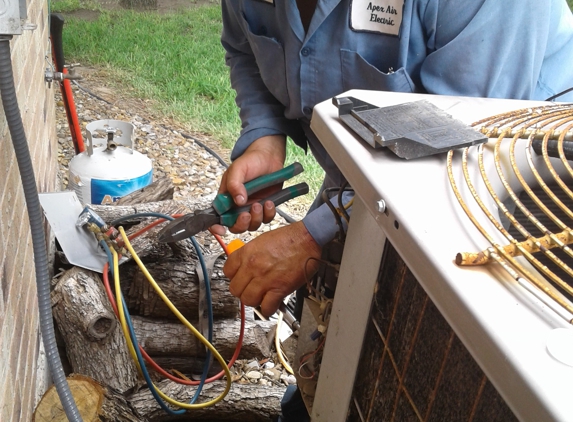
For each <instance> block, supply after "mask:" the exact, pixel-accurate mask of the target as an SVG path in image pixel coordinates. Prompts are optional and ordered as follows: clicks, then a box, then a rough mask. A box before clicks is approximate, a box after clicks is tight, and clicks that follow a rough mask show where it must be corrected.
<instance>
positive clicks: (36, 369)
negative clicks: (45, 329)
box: [0, 0, 57, 422]
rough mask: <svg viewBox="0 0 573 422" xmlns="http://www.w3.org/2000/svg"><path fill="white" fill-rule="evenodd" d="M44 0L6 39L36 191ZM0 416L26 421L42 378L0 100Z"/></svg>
mask: <svg viewBox="0 0 573 422" xmlns="http://www.w3.org/2000/svg"><path fill="white" fill-rule="evenodd" d="M47 7H48V6H47V3H46V2H43V1H39V0H28V22H30V23H33V24H36V25H37V29H36V30H34V31H24V33H23V34H22V35H17V36H15V37H14V38H13V40H12V41H11V42H10V48H11V50H12V63H13V69H14V78H15V83H16V89H17V94H18V104H19V106H20V111H21V114H22V119H23V122H24V127H25V130H26V135H27V138H28V144H29V146H30V150H31V153H32V157H33V162H34V169H35V172H36V181H37V185H38V190H39V191H40V192H45V191H50V190H54V188H55V185H56V172H57V137H56V133H55V123H54V97H53V92H54V91H53V89H54V88H53V87H52V89H48V87H47V85H46V84H45V82H44V69H45V67H46V64H47V63H46V54H47V53H48V52H49V51H50V45H49V43H48V37H49V28H48V22H47V18H48V9H47ZM0 213H1V214H0V217H1V218H0V421H2V422H8V421H30V420H31V419H32V413H33V411H34V408H35V405H36V403H37V401H38V399H39V398H40V397H41V394H42V393H43V392H44V390H45V388H46V383H47V376H46V370H45V367H46V366H45V360H44V359H43V354H42V347H41V341H40V335H39V324H38V305H37V298H36V285H35V272H34V262H33V254H32V241H31V236H30V233H29V229H30V226H29V223H28V216H27V212H26V209H25V202H24V192H23V190H22V184H21V182H20V176H19V173H18V165H17V163H16V158H15V155H14V148H13V146H12V141H11V139H10V135H9V133H8V127H7V125H6V120H5V117H4V112H3V110H2V108H1V105H0Z"/></svg>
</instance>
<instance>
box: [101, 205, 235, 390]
mask: <svg viewBox="0 0 573 422" xmlns="http://www.w3.org/2000/svg"><path fill="white" fill-rule="evenodd" d="M181 216H182V214H174V215H173V217H175V218H177V217H181ZM163 221H165V220H164V219H160V220H157V221H154V222H153V223H151V224H150V225H148V226H146V227H144V228H143V229H141V230H139V231H137V232H136V233H134V234H132V235H131V236H129V240H131V239H133V238H135V237H137V236H139V235H141V234H142V233H145V232H146V231H147V230H149V229H151V228H152V227H155V226H156V225H158V224H160V223H162V222H163ZM211 233H212V234H213V236H215V238H216V239H217V241H218V242H219V244H220V245H221V247H222V248H223V250H224V251H225V254H226V255H227V256H228V255H229V254H228V249H227V245H225V242H223V239H221V237H220V236H219V235H218V234H215V233H213V232H211ZM108 272H109V263H106V264H105V265H104V266H103V284H104V286H105V292H106V294H107V297H108V299H109V301H110V303H111V307H112V308H113V312H114V313H115V315H116V316H117V317H119V312H118V309H117V304H116V302H115V297H114V295H113V293H112V290H111V286H110V284H109V276H108ZM244 336H245V305H243V304H242V303H241V329H240V332H239V340H238V341H237V346H236V347H235V352H234V353H233V356H232V357H231V359H230V360H229V363H228V364H227V366H228V367H229V368H231V367H232V366H233V365H234V363H235V361H236V360H237V358H238V357H239V354H240V353H241V347H242V345H243V338H244ZM139 350H140V351H141V355H142V356H143V359H145V361H146V362H147V363H148V364H149V365H150V366H151V367H152V368H153V369H155V370H156V371H157V372H159V373H160V374H161V375H163V376H164V377H166V378H169V379H170V380H171V381H175V382H177V383H179V384H183V385H199V383H200V381H192V380H186V379H182V378H179V377H176V376H174V375H171V374H170V373H169V372H167V371H166V370H165V369H163V368H162V367H161V366H159V364H157V362H155V361H154V360H153V359H152V358H151V356H149V355H148V354H147V352H146V351H145V350H144V349H143V347H141V346H139ZM223 375H225V371H224V370H222V371H221V372H219V373H218V374H216V375H213V376H212V377H211V378H207V379H206V380H205V382H206V383H208V382H213V381H216V380H218V379H220V378H222V377H223Z"/></svg>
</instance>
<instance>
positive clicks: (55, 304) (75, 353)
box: [52, 267, 137, 393]
mask: <svg viewBox="0 0 573 422" xmlns="http://www.w3.org/2000/svg"><path fill="white" fill-rule="evenodd" d="M52 308H53V314H54V318H55V320H56V324H57V327H58V329H59V331H60V333H61V334H62V337H63V338H64V342H65V343H66V355H67V356H68V359H69V362H70V364H71V366H72V369H73V371H74V372H75V373H78V374H83V375H87V376H89V377H91V378H93V379H95V380H96V381H98V382H100V383H103V384H105V385H108V386H110V387H112V388H114V389H115V390H117V391H119V392H122V393H124V392H126V391H127V390H130V389H131V388H133V387H134V386H135V385H136V383H137V370H136V368H135V364H134V363H133V361H132V359H131V357H130V355H129V352H128V349H127V345H126V342H125V338H124V337H123V333H122V331H121V327H120V324H119V322H118V320H117V318H116V316H115V315H114V313H113V310H112V308H111V305H110V303H109V301H108V299H107V297H106V296H105V292H104V288H103V284H102V282H101V280H100V278H99V276H98V275H97V274H96V273H94V272H91V271H88V270H85V269H83V268H79V267H74V268H72V269H70V270H68V271H66V272H65V273H64V274H63V275H62V276H61V277H60V278H59V280H58V282H57V284H56V287H55V288H54V290H53V292H52Z"/></svg>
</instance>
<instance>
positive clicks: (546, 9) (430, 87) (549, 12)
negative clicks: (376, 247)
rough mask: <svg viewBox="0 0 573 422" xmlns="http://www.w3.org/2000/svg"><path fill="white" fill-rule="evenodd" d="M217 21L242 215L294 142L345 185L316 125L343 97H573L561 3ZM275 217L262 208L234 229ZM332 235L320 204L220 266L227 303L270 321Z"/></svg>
mask: <svg viewBox="0 0 573 422" xmlns="http://www.w3.org/2000/svg"><path fill="white" fill-rule="evenodd" d="M222 13H223V33H222V44H223V46H224V48H225V50H226V61H227V64H228V66H229V67H230V73H231V83H232V86H233V88H234V89H235V90H236V92H237V97H236V101H237V104H238V106H239V109H240V117H241V121H242V131H241V135H240V137H239V139H238V140H237V143H236V145H235V147H234V149H233V152H232V159H233V163H232V165H231V166H230V167H229V169H228V170H227V172H226V173H225V174H224V175H223V178H222V182H221V188H220V190H221V191H228V192H230V193H231V194H232V196H233V197H234V199H235V202H236V204H237V205H244V204H245V203H246V202H247V200H248V198H247V195H246V192H245V188H244V186H243V184H244V183H245V182H247V181H249V180H251V179H254V178H256V177H258V176H261V175H263V174H268V173H271V172H273V171H275V170H277V169H279V168H282V167H283V165H284V160H285V144H286V137H287V136H288V137H290V138H292V139H293V141H294V142H295V143H297V144H298V145H300V146H301V147H303V148H307V147H308V148H310V150H311V151H312V153H313V154H314V156H315V157H316V159H317V161H318V162H319V163H320V165H321V166H322V167H323V168H324V170H325V172H326V179H325V186H340V185H341V184H342V183H343V182H344V178H343V176H342V174H341V173H340V171H339V170H338V169H337V168H336V166H335V165H334V163H333V161H332V160H331V158H330V157H329V156H328V154H327V153H326V152H325V150H324V148H323V147H322V146H321V144H320V142H319V141H318V140H317V138H316V136H315V135H314V134H313V132H312V131H311V129H310V126H309V122H310V119H311V116H312V109H313V107H314V105H315V104H317V103H319V102H321V101H324V100H327V99H329V98H331V97H333V96H336V95H339V94H341V93H343V92H345V91H347V90H350V89H370V90H383V91H384V90H386V91H399V92H419V93H430V94H443V95H462V96H479V97H494V98H516V99H534V100H544V99H547V98H549V97H552V96H555V95H556V94H558V93H560V92H562V91H566V90H567V89H568V88H570V87H573V17H572V15H571V12H570V11H569V8H568V6H567V4H566V1H565V0H541V1H540V0H504V1H500V0H456V1H447V0H222ZM559 100H560V101H573V94H572V93H571V92H568V93H565V94H564V95H562V96H561V97H559ZM274 215H275V208H274V205H273V204H272V203H270V202H267V203H266V204H264V205H262V206H261V205H260V204H258V203H255V204H254V205H253V206H252V207H251V212H250V213H243V214H242V215H241V216H240V217H239V219H238V220H237V223H236V224H235V226H233V227H232V228H231V229H230V230H231V231H232V232H235V233H238V232H242V231H246V230H255V229H257V228H258V227H259V226H260V224H261V223H263V222H269V221H270V220H271V219H272V218H273V217H274ZM336 231H337V225H336V224H335V220H334V216H333V215H332V213H331V212H330V210H329V209H328V208H327V207H326V206H325V205H322V206H318V204H317V203H315V204H314V205H313V207H312V209H311V211H310V212H309V213H308V215H307V216H306V217H305V218H304V220H303V221H302V222H298V223H295V224H291V225H290V226H288V227H284V228H280V229H277V230H273V231H270V232H267V233H264V234H263V235H261V236H259V237H257V238H256V239H254V240H252V241H251V242H249V243H248V244H247V245H245V246H244V247H243V248H242V249H240V250H238V251H237V252H235V253H234V254H233V255H231V256H230V257H229V259H228V261H227V263H226V265H225V268H224V271H225V274H226V275H227V276H228V277H229V278H230V279H231V284H230V290H231V293H232V294H234V295H235V296H237V297H239V298H240V299H241V301H242V302H243V303H244V304H245V305H250V306H258V305H260V306H261V310H262V312H263V313H264V314H266V315H270V314H272V313H273V312H274V311H275V310H276V309H277V308H278V306H279V304H280V302H281V300H283V298H284V297H285V296H287V295H288V294H290V293H291V292H293V291H294V290H296V289H297V288H298V287H300V286H302V285H303V284H304V282H305V271H304V265H305V263H306V262H307V260H308V258H319V257H320V254H321V248H322V247H323V246H324V245H325V244H326V243H327V242H328V241H329V240H331V239H332V238H333V237H334V236H335V233H336ZM312 264H314V261H312V263H311V264H310V265H309V267H308V269H309V270H311V269H312Z"/></svg>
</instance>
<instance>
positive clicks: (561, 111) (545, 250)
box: [447, 104, 573, 323]
mask: <svg viewBox="0 0 573 422" xmlns="http://www.w3.org/2000/svg"><path fill="white" fill-rule="evenodd" d="M472 126H473V127H475V128H476V129H478V130H479V131H480V132H482V133H484V134H485V135H487V136H488V138H490V143H489V145H488V147H491V146H492V145H493V152H492V153H493V162H494V164H495V171H496V174H497V177H498V178H499V180H495V182H500V183H501V185H502V186H503V188H504V189H505V190H506V192H507V195H508V197H509V198H510V199H511V200H512V201H513V203H514V204H515V207H516V209H518V210H519V211H520V212H521V213H522V214H523V215H524V216H525V218H526V219H527V220H528V221H529V222H530V224H529V225H528V226H533V227H534V228H535V229H536V230H537V231H539V234H538V235H535V234H534V233H531V232H530V230H528V229H527V228H526V227H525V226H524V224H522V223H521V222H520V221H519V220H518V219H517V218H516V217H515V216H514V214H513V213H512V212H511V211H510V210H509V209H508V207H507V206H506V204H505V203H504V201H502V199H501V198H500V197H499V195H498V193H496V191H495V189H494V187H493V185H492V182H494V181H493V180H490V177H494V175H493V176H492V175H490V176H488V173H487V168H486V162H487V159H489V158H491V157H489V156H488V157H487V158H486V157H485V156H487V155H489V154H487V153H486V151H487V150H488V149H491V148H486V147H484V145H483V144H482V145H479V146H477V147H468V148H465V149H463V150H462V151H461V160H457V159H456V160H455V161H456V164H457V163H460V161H461V167H462V171H463V178H461V177H460V179H462V180H460V181H459V184H458V182H457V181H456V178H455V176H454V169H453V166H454V155H458V154H456V153H455V152H454V151H453V150H452V151H450V152H449V153H448V156H447V169H448V178H449V181H450V185H451V187H452V190H453V193H454V195H455V196H456V198H457V200H458V202H459V204H460V206H461V207H462V209H463V211H464V212H465V214H466V215H467V216H468V218H469V219H470V221H471V222H472V223H473V224H474V226H475V227H476V228H477V229H478V231H479V232H480V233H481V234H482V236H483V237H484V238H485V239H486V240H487V241H488V242H489V243H490V244H491V247H489V248H486V249H485V250H483V251H479V252H462V253H459V254H457V256H456V264H458V265H460V266H475V265H484V264H488V263H492V262H493V263H497V264H499V265H500V266H501V267H502V268H503V269H504V270H505V271H506V272H508V273H509V275H510V276H511V277H512V278H513V279H514V280H516V281H517V282H518V283H520V284H521V285H524V283H526V284H527V283H528V286H534V287H528V291H530V292H531V293H533V294H534V295H536V296H537V297H538V298H539V299H540V300H542V301H543V302H544V303H545V304H546V305H548V306H550V307H551V308H552V309H554V310H556V312H558V313H559V314H560V315H561V316H563V317H564V318H565V319H566V320H567V321H569V322H570V323H571V319H572V317H573V303H572V302H571V300H570V299H569V298H568V297H567V296H569V297H570V298H571V299H573V287H572V286H570V285H569V284H568V283H567V282H566V281H565V280H563V279H562V278H561V277H560V276H559V275H558V274H556V273H555V272H554V271H552V269H550V268H549V267H548V266H546V265H545V264H543V263H542V262H541V261H540V260H539V259H538V258H537V257H536V256H539V254H542V255H543V256H544V258H545V260H547V259H548V260H550V261H551V262H552V263H553V264H554V265H555V266H556V267H557V268H559V269H560V270H562V271H563V273H564V274H565V275H566V277H567V279H570V280H573V269H572V268H571V267H570V265H569V264H570V263H571V262H573V248H571V247H569V245H570V244H571V243H573V228H571V227H569V225H568V224H567V223H565V222H564V221H562V220H561V219H560V218H559V217H558V216H557V215H555V213H554V212H552V211H551V209H550V207H549V206H547V204H546V203H544V202H543V201H542V200H541V199H540V198H539V197H538V196H537V194H536V193H535V192H534V190H533V188H532V187H531V186H529V185H528V183H527V181H526V177H525V176H524V175H523V174H522V170H523V167H524V166H523V165H522V166H521V167H522V169H520V167H519V165H518V161H517V160H516V146H517V145H518V143H521V142H526V143H527V144H526V145H525V161H526V163H527V166H528V167H529V170H530V171H531V175H532V176H533V180H534V181H535V182H536V186H534V187H537V186H539V187H540V188H541V189H542V190H543V192H545V194H546V195H547V196H548V198H550V201H552V202H553V204H554V205H555V206H556V207H557V208H558V209H559V210H561V211H562V212H563V213H564V214H565V215H566V216H567V217H568V218H570V219H572V220H573V210H571V209H570V208H569V207H568V206H567V205H566V204H564V203H563V201H562V200H560V199H559V197H558V196H557V195H556V194H555V193H554V192H553V191H552V190H551V188H550V187H549V184H557V186H559V188H560V189H561V190H562V191H563V192H564V193H565V194H566V196H567V197H568V198H570V199H573V191H572V190H571V189H570V188H569V187H568V186H567V183H566V182H564V181H563V179H562V176H560V175H559V172H558V171H557V170H556V169H555V167H554V163H555V162H556V161H555V160H556V159H555V158H554V159H553V161H552V159H551V158H550V156H549V153H548V148H547V145H548V142H549V140H553V141H552V142H555V141H554V140H557V149H558V153H559V160H560V163H561V164H562V165H563V167H564V171H565V172H566V173H567V175H568V176H569V177H573V169H572V168H571V165H570V164H569V162H568V161H567V158H566V157H565V152H564V148H563V143H564V142H566V141H570V140H573V106H571V105H567V104H559V105H550V106H542V107H532V108H526V109H521V110H515V111H511V112H508V113H503V114H500V115H497V116H492V117H489V118H486V119H482V120H480V121H478V122H475V123H474V124H473V125H472ZM534 140H542V157H541V158H542V159H541V160H539V159H538V160H537V161H538V164H537V165H539V163H540V162H541V163H544V165H545V167H546V168H545V169H544V170H545V172H546V173H548V174H549V175H550V177H548V176H545V179H544V177H543V176H542V175H541V173H540V171H539V170H538V169H537V168H536V165H535V163H534V161H535V160H534V158H533V157H534V154H533V153H532V149H533V147H532V144H533V141H534ZM508 144H509V153H508V154H505V153H504V152H503V151H502V149H501V147H502V145H505V146H507V145H508ZM519 151H521V149H519ZM470 154H474V155H470ZM475 155H477V163H478V167H479V176H480V177H481V179H480V178H479V177H476V181H472V176H471V172H470V169H469V166H468V160H469V158H470V157H472V158H475ZM508 160H509V168H510V169H511V171H512V172H513V173H512V174H511V175H506V174H504V164H505V168H508V166H507V161H508ZM564 171H563V170H562V171H561V174H563V173H564ZM509 176H511V177H512V179H513V180H514V185H515V179H517V181H518V186H519V188H520V189H521V191H523V192H525V193H527V195H528V196H529V198H530V199H531V201H532V202H533V203H534V204H535V205H536V206H537V207H538V208H539V209H540V210H541V211H542V212H543V213H544V214H545V216H547V217H548V218H549V220H550V221H551V222H552V223H554V224H555V226H556V227H557V228H558V230H559V231H556V232H553V231H551V230H550V229H549V228H548V227H546V225H544V224H543V223H542V222H541V221H540V220H539V218H538V217H536V216H535V215H534V214H533V213H532V212H531V211H530V210H528V209H527V207H526V205H524V203H523V202H522V201H521V200H520V197H519V194H520V193H521V191H519V192H516V191H515V190H514V189H513V188H512V186H511V183H510V180H509V179H508V177H509ZM478 182H480V183H483V184H484V185H485V187H486V189H487V191H488V193H489V196H490V197H489V198H485V199H482V198H480V196H479V194H478V192H477V190H476V187H475V184H474V183H478ZM461 190H464V191H468V192H470V193H471V197H472V198H473V199H474V201H475V202H476V204H477V205H478V206H479V209H480V210H481V212H482V213H483V215H485V216H486V217H487V219H488V220H489V222H490V224H489V225H488V224H487V223H481V222H480V219H479V218H478V216H476V215H474V214H473V212H472V210H471V209H470V208H471V207H470V206H468V204H467V203H466V202H465V200H464V196H463V194H462V192H461ZM486 196H487V195H486ZM490 199H492V200H493V203H494V204H495V206H496V207H497V209H498V210H499V212H500V214H502V215H503V216H505V218H506V219H507V220H508V221H509V223H510V224H511V225H512V226H513V228H514V229H515V230H516V231H517V232H518V233H519V234H520V235H521V236H523V237H524V239H525V240H521V241H520V240H518V239H516V238H515V237H514V236H512V235H511V234H510V232H509V230H507V229H506V228H504V226H503V225H502V223H501V222H500V221H499V217H498V216H495V215H493V214H492V213H491V212H490V210H489V209H488V207H487V206H486V202H490ZM478 214H479V213H478ZM486 225H487V226H488V227H487V228H486V227H485V226H486ZM488 230H489V232H488ZM499 234H501V235H502V236H503V238H505V239H506V240H507V243H506V244H503V245H502V244H500V242H498V241H496V239H497V238H499ZM556 248H558V249H560V250H561V251H562V252H563V254H564V255H565V259H566V260H567V261H568V262H569V263H568V262H565V261H564V260H563V259H562V258H560V257H558V256H557V255H555V253H554V252H553V251H552V250H556ZM534 253H535V254H536V256H534V255H533V254H534ZM518 257H523V258H525V260H526V261H527V262H528V263H529V264H530V265H526V263H525V262H524V260H523V258H518ZM531 266H533V269H531ZM562 292H564V293H562ZM563 311H564V312H563Z"/></svg>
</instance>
